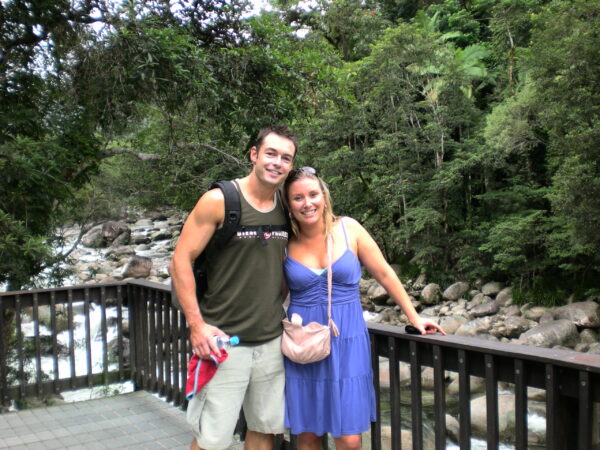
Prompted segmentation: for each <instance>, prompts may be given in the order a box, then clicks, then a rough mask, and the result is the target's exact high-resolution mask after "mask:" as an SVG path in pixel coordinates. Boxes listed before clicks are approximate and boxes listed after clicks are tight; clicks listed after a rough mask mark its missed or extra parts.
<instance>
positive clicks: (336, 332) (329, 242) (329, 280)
mask: <svg viewBox="0 0 600 450" xmlns="http://www.w3.org/2000/svg"><path fill="white" fill-rule="evenodd" d="M332 241H333V238H332V237H331V235H329V236H327V303H328V305H327V315H328V316H329V323H328V325H329V328H330V329H331V332H332V333H333V335H334V336H339V335H340V332H339V330H338V327H337V325H336V324H335V322H334V321H333V319H332V318H331V285H332V284H333V274H332V273H331V272H332V271H331V260H332V259H333V255H332V254H333V243H332Z"/></svg>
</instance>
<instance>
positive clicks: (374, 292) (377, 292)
mask: <svg viewBox="0 0 600 450" xmlns="http://www.w3.org/2000/svg"><path fill="white" fill-rule="evenodd" d="M369 298H370V299H371V301H372V302H373V303H375V304H376V305H385V304H387V300H388V299H389V298H390V296H389V294H388V293H387V291H386V290H385V288H384V287H383V286H382V285H380V284H379V283H377V281H376V282H375V284H374V285H373V286H372V287H371V289H369Z"/></svg>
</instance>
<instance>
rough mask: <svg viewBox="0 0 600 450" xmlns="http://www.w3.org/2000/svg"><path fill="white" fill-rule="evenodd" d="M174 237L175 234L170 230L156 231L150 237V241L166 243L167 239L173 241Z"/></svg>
mask: <svg viewBox="0 0 600 450" xmlns="http://www.w3.org/2000/svg"><path fill="white" fill-rule="evenodd" d="M172 237H173V233H172V232H171V231H169V230H159V231H155V232H154V233H152V234H151V235H150V240H152V241H164V240H165V239H171V238H172Z"/></svg>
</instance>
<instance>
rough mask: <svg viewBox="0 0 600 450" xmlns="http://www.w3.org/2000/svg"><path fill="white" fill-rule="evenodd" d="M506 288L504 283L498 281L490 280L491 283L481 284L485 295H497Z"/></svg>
mask: <svg viewBox="0 0 600 450" xmlns="http://www.w3.org/2000/svg"><path fill="white" fill-rule="evenodd" d="M503 288H504V284H503V283H499V282H497V281H490V282H489V283H485V284H484V285H483V286H481V293H482V294H483V295H490V296H491V295H496V294H497V293H498V292H500V291H501V290H502V289H503Z"/></svg>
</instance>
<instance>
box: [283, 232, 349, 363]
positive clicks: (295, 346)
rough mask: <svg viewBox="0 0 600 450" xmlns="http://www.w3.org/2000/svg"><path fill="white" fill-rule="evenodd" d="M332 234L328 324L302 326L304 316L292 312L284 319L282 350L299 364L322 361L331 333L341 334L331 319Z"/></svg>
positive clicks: (329, 349)
mask: <svg viewBox="0 0 600 450" xmlns="http://www.w3.org/2000/svg"><path fill="white" fill-rule="evenodd" d="M331 247H332V245H331V236H328V237H327V301H328V309H327V315H328V319H329V321H328V324H327V325H322V324H320V323H317V322H310V323H309V324H307V325H305V326H302V317H301V316H300V315H299V314H296V313H294V314H292V318H291V319H292V320H291V321H290V320H288V319H284V320H282V323H283V336H282V338H281V351H282V353H283V354H284V355H285V356H287V357H288V358H289V359H291V360H292V361H294V362H295V363H299V364H308V363H312V362H316V361H320V360H322V359H324V358H326V357H328V356H329V353H330V352H331V333H333V335H334V336H339V334H340V333H339V331H338V328H337V326H336V325H335V323H334V321H333V320H332V319H331V284H332V281H331V279H332V274H331V252H332V248H331Z"/></svg>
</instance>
